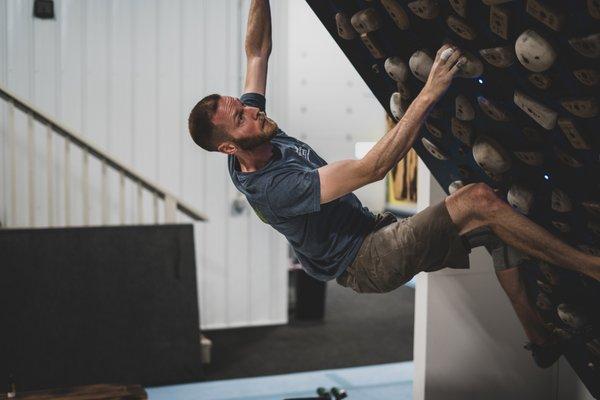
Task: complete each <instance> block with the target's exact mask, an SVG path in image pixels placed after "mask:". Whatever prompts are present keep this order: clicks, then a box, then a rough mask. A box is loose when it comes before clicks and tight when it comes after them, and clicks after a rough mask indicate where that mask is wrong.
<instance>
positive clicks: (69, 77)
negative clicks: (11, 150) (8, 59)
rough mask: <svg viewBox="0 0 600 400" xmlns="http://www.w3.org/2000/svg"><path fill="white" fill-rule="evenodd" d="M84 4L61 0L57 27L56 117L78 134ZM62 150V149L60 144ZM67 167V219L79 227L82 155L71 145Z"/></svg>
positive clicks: (61, 180) (60, 181)
mask: <svg viewBox="0 0 600 400" xmlns="http://www.w3.org/2000/svg"><path fill="white" fill-rule="evenodd" d="M86 5H87V3H86V2H82V1H78V0H63V2H62V3H61V8H60V10H61V15H60V17H61V18H62V23H61V27H60V35H61V38H60V47H61V60H60V65H61V70H60V80H59V86H60V89H59V90H60V93H61V103H60V108H61V115H60V116H59V118H60V119H61V120H62V121H64V122H65V124H66V125H67V126H69V127H71V128H73V129H75V130H76V131H78V132H81V131H82V129H83V128H84V123H83V117H84V110H85V105H84V99H85V96H84V94H85V81H84V79H83V70H82V62H83V60H84V59H85V57H84V54H85V52H84V51H85V42H86V38H85V29H84V27H85V21H86ZM59 148H60V149H61V154H64V153H63V152H62V149H63V148H64V146H62V145H60V146H59ZM57 159H58V160H61V161H60V163H61V164H60V170H59V171H60V173H59V174H58V175H57V181H58V182H57V183H58V184H59V187H60V188H61V190H60V192H59V193H60V194H61V197H62V200H61V202H60V203H59V204H60V205H61V206H60V207H59V209H60V210H61V214H62V217H63V218H62V219H60V220H59V221H61V222H64V221H66V220H67V217H66V216H65V215H64V207H63V205H64V204H65V198H64V196H65V194H64V190H63V187H64V185H65V182H64V179H65V177H64V163H63V161H62V160H63V157H62V156H61V157H59V158H57ZM70 166H71V171H73V173H72V174H71V176H70V177H69V178H68V180H69V186H70V188H71V190H70V195H69V200H68V202H69V204H70V207H69V209H70V210H71V213H70V215H69V217H68V219H69V221H70V223H71V224H72V225H79V224H81V222H82V220H83V218H82V208H83V207H82V205H83V202H82V198H81V195H80V194H81V173H80V171H81V166H82V157H81V153H80V152H79V151H77V150H76V149H75V148H74V147H73V146H71V152H70Z"/></svg>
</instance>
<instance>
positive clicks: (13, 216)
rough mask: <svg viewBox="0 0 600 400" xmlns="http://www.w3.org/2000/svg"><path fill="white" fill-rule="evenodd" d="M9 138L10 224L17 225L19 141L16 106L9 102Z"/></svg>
mask: <svg viewBox="0 0 600 400" xmlns="http://www.w3.org/2000/svg"><path fill="white" fill-rule="evenodd" d="M8 137H9V139H10V150H9V151H10V223H11V225H13V226H16V225H17V157H16V154H15V153H16V148H17V142H16V141H17V139H16V134H15V104H14V103H13V102H12V101H9V102H8Z"/></svg>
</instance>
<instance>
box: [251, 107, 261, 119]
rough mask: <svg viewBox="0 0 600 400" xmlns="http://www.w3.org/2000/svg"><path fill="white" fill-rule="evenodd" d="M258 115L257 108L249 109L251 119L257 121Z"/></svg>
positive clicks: (258, 110)
mask: <svg viewBox="0 0 600 400" xmlns="http://www.w3.org/2000/svg"><path fill="white" fill-rule="evenodd" d="M259 114H260V109H258V108H257V107H250V115H251V116H252V118H253V119H258V115H259Z"/></svg>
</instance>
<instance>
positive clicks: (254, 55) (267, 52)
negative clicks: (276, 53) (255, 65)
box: [245, 43, 273, 61]
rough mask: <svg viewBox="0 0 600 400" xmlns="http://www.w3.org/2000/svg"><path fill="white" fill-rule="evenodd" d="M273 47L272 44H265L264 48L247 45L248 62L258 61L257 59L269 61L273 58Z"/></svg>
mask: <svg viewBox="0 0 600 400" xmlns="http://www.w3.org/2000/svg"><path fill="white" fill-rule="evenodd" d="M272 49H273V46H272V45H271V43H268V44H265V45H263V46H256V45H249V44H247V45H246V48H245V50H246V57H247V58H248V60H249V61H250V60H257V59H265V60H266V59H268V58H269V57H270V56H271V50H272Z"/></svg>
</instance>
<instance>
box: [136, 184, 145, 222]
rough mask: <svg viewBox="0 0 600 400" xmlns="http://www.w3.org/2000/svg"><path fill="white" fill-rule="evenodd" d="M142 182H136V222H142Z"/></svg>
mask: <svg viewBox="0 0 600 400" xmlns="http://www.w3.org/2000/svg"><path fill="white" fill-rule="evenodd" d="M142 189H143V188H142V183H141V182H138V184H137V207H136V208H137V220H138V224H143V223H144V201H143V200H144V198H143V197H142V195H143V191H142Z"/></svg>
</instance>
